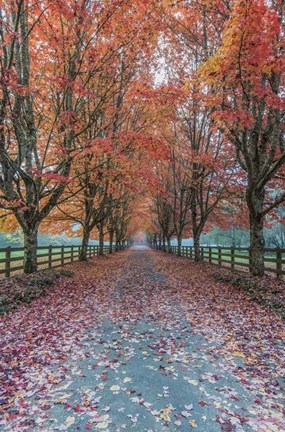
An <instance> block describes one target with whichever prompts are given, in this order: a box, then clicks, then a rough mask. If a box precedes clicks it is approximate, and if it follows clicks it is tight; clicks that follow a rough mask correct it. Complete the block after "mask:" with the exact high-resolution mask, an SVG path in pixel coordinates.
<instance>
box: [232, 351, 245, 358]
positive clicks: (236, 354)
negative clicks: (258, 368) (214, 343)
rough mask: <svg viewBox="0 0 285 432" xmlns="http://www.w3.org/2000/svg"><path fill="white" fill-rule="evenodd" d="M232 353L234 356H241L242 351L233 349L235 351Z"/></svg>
mask: <svg viewBox="0 0 285 432" xmlns="http://www.w3.org/2000/svg"><path fill="white" fill-rule="evenodd" d="M233 355H234V356H235V357H243V352H241V351H235V352H234V353H233Z"/></svg>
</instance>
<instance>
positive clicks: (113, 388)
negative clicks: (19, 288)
mask: <svg viewBox="0 0 285 432" xmlns="http://www.w3.org/2000/svg"><path fill="white" fill-rule="evenodd" d="M120 388H121V387H120V386H118V385H113V386H112V387H111V388H110V390H111V391H118V390H120Z"/></svg>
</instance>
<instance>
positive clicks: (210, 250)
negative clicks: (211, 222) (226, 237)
mask: <svg viewBox="0 0 285 432" xmlns="http://www.w3.org/2000/svg"><path fill="white" fill-rule="evenodd" d="M209 263H210V264H212V246H209Z"/></svg>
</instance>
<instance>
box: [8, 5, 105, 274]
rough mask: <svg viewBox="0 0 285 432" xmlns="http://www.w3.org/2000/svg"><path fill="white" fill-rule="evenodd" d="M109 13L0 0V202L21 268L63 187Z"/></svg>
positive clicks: (30, 260)
mask: <svg viewBox="0 0 285 432" xmlns="http://www.w3.org/2000/svg"><path fill="white" fill-rule="evenodd" d="M99 10H100V13H101V14H100V20H99V21H98V22H97V24H96V26H94V18H93V17H94V15H95V16H98V11H99ZM111 15H112V12H111V10H110V9H108V10H105V9H104V8H102V5H99V4H97V3H94V2H89V1H85V0H82V1H80V2H59V1H57V0H55V1H53V2H45V1H43V2H40V3H39V2H33V1H29V2H28V1H25V0H20V1H17V2H16V1H10V2H3V1H2V2H1V15H0V37H1V44H2V51H1V65H0V66H1V110H0V122H1V128H0V141H1V144H0V146H1V153H0V168H1V173H0V189H1V207H2V208H3V209H6V210H10V211H11V212H12V213H13V214H14V216H15V218H16V219H17V221H18V223H19V225H20V226H21V228H22V229H23V231H24V237H25V252H24V271H25V272H26V273H30V272H33V271H35V270H36V266H37V260H36V249H37V232H38V229H39V226H40V224H41V222H42V221H43V220H44V219H45V218H46V217H47V216H48V215H49V214H50V212H51V211H52V209H53V208H54V207H55V205H56V204H57V202H58V200H59V198H60V197H61V195H62V194H63V192H64V190H65V187H66V184H67V183H68V182H69V175H70V170H71V163H72V161H73V159H74V157H75V156H76V155H77V153H78V151H79V150H80V145H81V143H79V142H78V137H79V136H80V135H81V133H82V131H84V130H85V129H86V127H88V126H89V125H88V124H86V122H85V121H84V118H83V117H82V115H81V113H82V104H84V102H85V96H86V92H87V88H88V83H89V82H90V78H91V77H92V76H93V74H94V73H95V71H97V70H98V68H99V69H100V68H101V65H102V61H105V56H103V58H102V57H100V56H98V52H97V46H96V42H97V39H98V35H99V34H100V32H101V31H102V29H103V28H104V25H105V24H106V23H107V22H108V20H109V17H110V16H111ZM109 55H110V54H109Z"/></svg>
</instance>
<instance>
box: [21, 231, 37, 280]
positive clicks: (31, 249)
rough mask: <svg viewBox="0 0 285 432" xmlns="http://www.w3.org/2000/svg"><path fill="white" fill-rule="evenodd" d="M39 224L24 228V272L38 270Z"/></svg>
mask: <svg viewBox="0 0 285 432" xmlns="http://www.w3.org/2000/svg"><path fill="white" fill-rule="evenodd" d="M37 247H38V226H34V227H32V228H28V229H25V230H24V273H27V274H30V273H34V272H35V271H37Z"/></svg>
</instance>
